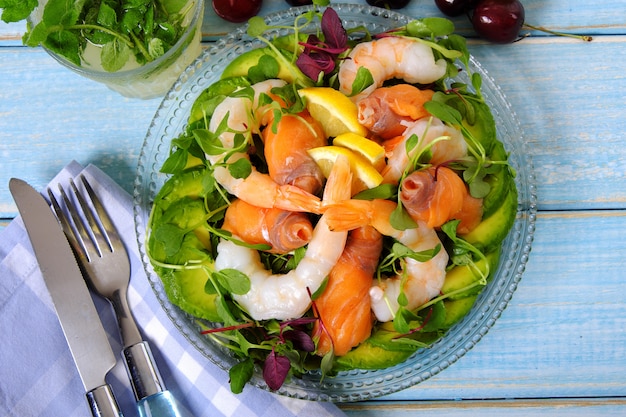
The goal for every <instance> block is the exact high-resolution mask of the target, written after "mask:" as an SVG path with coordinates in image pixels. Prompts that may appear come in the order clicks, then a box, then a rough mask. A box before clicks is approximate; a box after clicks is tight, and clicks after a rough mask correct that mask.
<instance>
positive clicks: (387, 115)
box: [357, 84, 434, 139]
mask: <svg viewBox="0 0 626 417" xmlns="http://www.w3.org/2000/svg"><path fill="white" fill-rule="evenodd" d="M433 94H434V91H432V90H420V89H419V88H417V87H415V86H413V85H411V84H396V85H393V86H391V87H380V88H377V89H376V90H374V92H373V93H372V94H370V95H369V96H367V97H365V98H364V99H362V100H360V101H359V102H358V103H357V109H358V117H359V123H361V124H362V125H363V126H365V127H366V128H368V129H369V130H370V131H371V132H373V133H375V134H377V135H378V136H380V137H381V138H382V139H391V138H393V137H395V136H398V135H401V134H402V133H403V132H404V130H405V129H406V126H405V125H403V124H402V122H404V123H406V122H413V121H415V120H417V119H421V118H422V117H425V116H428V115H429V113H428V112H427V111H426V109H425V108H424V103H426V102H427V101H430V100H431V99H432V97H433Z"/></svg>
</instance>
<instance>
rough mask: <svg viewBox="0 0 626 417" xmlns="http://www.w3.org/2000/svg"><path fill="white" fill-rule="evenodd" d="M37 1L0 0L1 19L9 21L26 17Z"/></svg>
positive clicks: (17, 20) (16, 20)
mask: <svg viewBox="0 0 626 417" xmlns="http://www.w3.org/2000/svg"><path fill="white" fill-rule="evenodd" d="M37 2H38V0H0V9H2V20H3V21H4V22H6V23H10V22H19V21H20V20H24V19H26V18H27V17H28V16H29V15H30V14H31V13H32V11H33V10H35V7H37Z"/></svg>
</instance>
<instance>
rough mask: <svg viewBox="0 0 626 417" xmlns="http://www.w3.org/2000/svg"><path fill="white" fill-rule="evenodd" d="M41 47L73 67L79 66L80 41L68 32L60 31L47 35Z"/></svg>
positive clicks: (76, 36)
mask: <svg viewBox="0 0 626 417" xmlns="http://www.w3.org/2000/svg"><path fill="white" fill-rule="evenodd" d="M43 45H44V46H45V47H46V48H48V49H49V50H51V51H52V52H54V53H56V54H59V55H61V56H63V57H64V58H66V59H67V60H68V61H70V62H71V63H73V64H75V65H79V66H80V54H79V52H78V51H79V50H80V39H79V38H78V35H76V34H75V33H73V32H70V31H69V30H61V31H58V32H53V33H50V34H49V35H48V37H47V38H46V40H45V42H44V43H43Z"/></svg>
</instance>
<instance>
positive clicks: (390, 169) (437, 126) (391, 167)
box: [382, 117, 467, 184]
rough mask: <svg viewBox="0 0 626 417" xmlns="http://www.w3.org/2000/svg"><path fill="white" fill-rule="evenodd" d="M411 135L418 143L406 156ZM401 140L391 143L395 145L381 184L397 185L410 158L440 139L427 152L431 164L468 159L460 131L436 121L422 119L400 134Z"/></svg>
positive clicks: (435, 119) (426, 118)
mask: <svg viewBox="0 0 626 417" xmlns="http://www.w3.org/2000/svg"><path fill="white" fill-rule="evenodd" d="M412 135H417V137H418V138H419V142H418V144H417V146H415V147H414V148H413V149H412V150H411V154H410V155H409V154H408V153H407V151H406V146H405V145H406V141H407V140H408V139H409V138H410V137H411V136H412ZM402 138H403V139H402V140H400V141H396V140H395V139H391V140H392V141H395V142H394V147H393V149H392V151H391V153H390V155H388V159H387V166H386V168H385V170H384V171H383V172H382V174H383V177H384V181H383V182H386V183H392V184H396V183H397V182H398V181H399V180H400V177H402V174H403V172H404V170H405V168H406V166H407V164H408V163H409V157H410V156H413V154H415V153H416V152H420V151H422V150H423V149H425V148H426V147H427V146H429V145H430V144H431V143H432V142H433V141H435V140H436V139H439V138H443V140H438V141H437V142H435V143H434V144H433V145H432V147H431V149H430V150H431V152H432V158H431V159H430V163H431V164H433V165H439V164H441V163H443V162H446V161H451V160H454V159H459V158H462V157H464V156H465V155H467V143H466V142H465V138H464V137H463V134H462V133H461V131H460V130H458V129H456V128H454V127H452V126H448V125H446V124H444V123H443V122H442V121H441V120H439V119H437V118H436V117H423V118H421V119H419V120H416V121H415V122H413V123H410V124H409V125H408V126H407V128H406V130H405V131H404V133H403V134H402Z"/></svg>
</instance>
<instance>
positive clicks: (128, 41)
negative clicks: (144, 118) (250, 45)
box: [0, 0, 194, 72]
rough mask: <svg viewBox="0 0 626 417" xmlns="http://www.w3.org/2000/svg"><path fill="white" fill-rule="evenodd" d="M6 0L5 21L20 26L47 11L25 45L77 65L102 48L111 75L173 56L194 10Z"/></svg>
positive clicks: (141, 3)
mask: <svg viewBox="0 0 626 417" xmlns="http://www.w3.org/2000/svg"><path fill="white" fill-rule="evenodd" d="M41 3H42V4H40V2H39V1H37V0H27V1H24V0H0V8H2V9H3V13H2V20H4V21H5V22H16V21H20V20H23V19H25V18H27V17H28V16H30V15H31V13H32V12H33V10H34V9H35V8H36V7H37V6H40V7H44V9H43V13H42V16H41V21H39V22H38V23H37V24H36V25H35V26H31V25H29V26H28V27H27V31H26V33H25V34H24V36H23V38H22V41H23V43H24V44H25V45H27V46H32V47H35V46H39V45H42V46H44V47H46V48H47V49H49V50H50V51H52V52H54V53H56V54H59V55H61V56H63V57H64V58H66V59H67V60H68V61H70V62H72V63H73V64H75V65H78V66H82V65H84V64H85V63H86V64H88V65H93V63H89V62H87V61H86V59H85V56H84V53H85V49H86V47H87V46H88V45H89V44H94V45H98V46H100V47H101V51H100V64H101V65H102V68H103V69H104V70H106V71H109V72H114V71H118V70H120V69H122V68H123V67H124V66H125V65H126V64H127V63H128V62H131V58H133V59H134V61H136V62H137V64H138V65H143V64H145V63H148V62H151V61H153V60H155V59H157V58H159V57H160V56H162V55H163V54H165V52H167V51H168V50H169V49H170V48H171V47H172V46H173V45H174V44H175V43H176V42H177V41H178V39H180V37H181V35H182V33H183V32H184V30H185V27H184V26H183V19H184V17H185V15H186V14H187V12H188V11H189V10H190V8H192V7H193V6H194V2H193V1H192V2H188V1H187V0H174V1H165V0H124V1H122V0H102V1H100V0H49V1H47V2H46V3H45V6H43V2H41Z"/></svg>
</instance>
